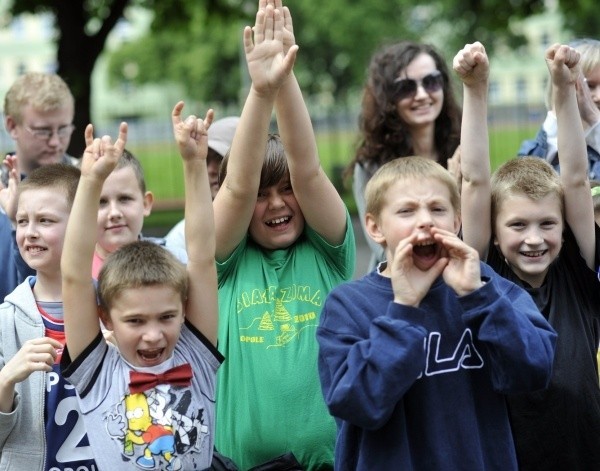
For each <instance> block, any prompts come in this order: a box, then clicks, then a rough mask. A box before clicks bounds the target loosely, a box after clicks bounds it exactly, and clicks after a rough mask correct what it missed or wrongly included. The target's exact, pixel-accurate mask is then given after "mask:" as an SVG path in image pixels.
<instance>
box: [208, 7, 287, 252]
mask: <svg viewBox="0 0 600 471" xmlns="http://www.w3.org/2000/svg"><path fill="white" fill-rule="evenodd" d="M282 35H283V18H282V17H281V13H280V12H278V11H276V10H275V9H274V8H273V6H272V5H269V6H267V7H265V8H263V9H260V8H259V10H258V12H257V14H256V21H255V25H254V28H251V27H249V26H246V28H245V29H244V51H245V53H246V61H247V63H248V71H249V73H250V78H251V79H252V85H251V87H250V91H249V93H248V97H247V98H246V103H245V105H244V108H243V110H242V114H241V116H240V122H239V124H238V126H237V128H236V132H235V136H234V138H233V142H232V144H231V149H230V151H229V159H228V163H227V175H226V177H225V180H224V181H223V183H222V185H221V188H220V190H219V193H218V194H217V196H216V197H215V200H214V202H213V204H214V211H215V225H216V237H217V251H216V254H217V260H219V261H222V260H224V259H226V258H227V257H228V256H229V255H230V254H231V252H233V250H234V249H235V248H236V247H237V246H238V244H239V243H240V242H241V240H242V239H243V237H244V236H245V234H246V233H247V231H248V226H249V225H250V219H251V218H252V213H253V211H254V207H255V205H256V198H257V195H258V189H259V188H258V187H259V184H260V174H261V170H262V164H263V160H264V156H265V151H266V144H267V135H268V131H269V124H270V121H271V114H272V112H273V106H274V102H275V97H276V95H277V92H278V91H279V88H280V87H281V84H282V83H283V81H284V80H285V79H286V78H287V76H288V75H289V73H290V71H291V69H292V67H293V65H294V60H295V58H296V51H297V49H298V48H297V47H296V46H294V47H292V48H290V50H289V51H288V52H287V54H285V55H284V53H283V41H282Z"/></svg>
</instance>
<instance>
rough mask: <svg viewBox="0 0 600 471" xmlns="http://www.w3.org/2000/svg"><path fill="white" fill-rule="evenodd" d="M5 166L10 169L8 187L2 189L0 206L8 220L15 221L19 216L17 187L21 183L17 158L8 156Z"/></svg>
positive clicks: (0, 191)
mask: <svg viewBox="0 0 600 471" xmlns="http://www.w3.org/2000/svg"><path fill="white" fill-rule="evenodd" d="M4 165H6V166H7V167H8V186H7V187H6V188H2V189H0V205H1V206H2V209H3V210H4V212H5V213H6V215H7V216H8V218H9V219H10V220H11V221H14V220H15V217H16V215H17V185H18V184H19V182H20V181H21V174H20V173H19V167H18V161H17V156H16V155H7V156H6V158H5V159H4ZM0 186H1V184H0Z"/></svg>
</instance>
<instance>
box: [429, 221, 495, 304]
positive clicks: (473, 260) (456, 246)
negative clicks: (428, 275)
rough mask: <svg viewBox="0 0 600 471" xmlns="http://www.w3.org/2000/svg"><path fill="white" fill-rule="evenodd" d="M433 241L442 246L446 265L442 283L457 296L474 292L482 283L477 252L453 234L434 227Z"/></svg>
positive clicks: (432, 230) (432, 231)
mask: <svg viewBox="0 0 600 471" xmlns="http://www.w3.org/2000/svg"><path fill="white" fill-rule="evenodd" d="M431 233H432V234H433V237H434V239H435V240H436V241H437V242H438V243H440V244H442V245H443V246H444V249H445V250H444V252H445V253H444V255H445V258H446V259H447V265H446V267H445V268H444V271H443V272H442V275H443V277H444V281H445V282H446V284H447V285H448V286H450V287H451V288H452V289H453V290H454V291H455V292H456V294H457V295H458V296H464V295H466V294H469V293H471V292H472V291H475V290H476V289H478V288H480V287H481V286H482V285H483V283H482V281H481V270H480V266H479V254H478V253H477V250H475V249H474V248H472V247H470V246H468V245H467V244H465V243H464V242H463V241H462V240H460V239H459V237H458V236H457V235H456V234H454V233H453V232H450V231H446V230H443V229H439V228H437V227H434V228H432V229H431Z"/></svg>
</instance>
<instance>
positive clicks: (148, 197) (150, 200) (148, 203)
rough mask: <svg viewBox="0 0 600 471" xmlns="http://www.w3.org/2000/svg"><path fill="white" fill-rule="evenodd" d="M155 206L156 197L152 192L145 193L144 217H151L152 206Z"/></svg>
mask: <svg viewBox="0 0 600 471" xmlns="http://www.w3.org/2000/svg"><path fill="white" fill-rule="evenodd" d="M153 204H154V195H153V194H152V192H151V191H147V192H146V193H144V216H150V213H151V212H152V205H153Z"/></svg>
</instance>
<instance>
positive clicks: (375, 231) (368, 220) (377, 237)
mask: <svg viewBox="0 0 600 471" xmlns="http://www.w3.org/2000/svg"><path fill="white" fill-rule="evenodd" d="M365 226H366V228H367V234H369V237H370V238H371V239H373V240H374V241H375V242H377V243H378V244H380V245H384V244H385V236H384V235H383V234H382V232H381V229H380V227H379V222H378V220H377V218H376V217H375V216H373V215H372V214H371V213H367V214H366V215H365Z"/></svg>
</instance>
